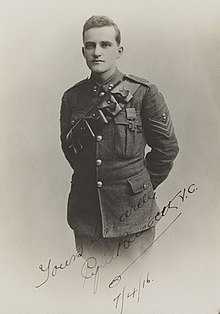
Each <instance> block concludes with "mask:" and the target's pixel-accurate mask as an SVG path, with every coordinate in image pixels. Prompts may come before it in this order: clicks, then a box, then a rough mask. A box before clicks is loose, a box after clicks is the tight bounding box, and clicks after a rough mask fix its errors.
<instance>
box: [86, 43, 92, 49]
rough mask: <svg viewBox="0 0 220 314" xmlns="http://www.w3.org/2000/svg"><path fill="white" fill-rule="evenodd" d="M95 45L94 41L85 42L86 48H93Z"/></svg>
mask: <svg viewBox="0 0 220 314" xmlns="http://www.w3.org/2000/svg"><path fill="white" fill-rule="evenodd" d="M93 47H94V45H93V44H92V43H89V42H88V43H85V49H92V48H93Z"/></svg>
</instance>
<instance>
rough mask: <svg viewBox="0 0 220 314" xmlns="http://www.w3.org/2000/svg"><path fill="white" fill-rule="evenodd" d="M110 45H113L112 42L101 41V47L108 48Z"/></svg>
mask: <svg viewBox="0 0 220 314" xmlns="http://www.w3.org/2000/svg"><path fill="white" fill-rule="evenodd" d="M110 46H111V43H110V42H108V41H103V42H102V43H101V47H102V48H107V47H110Z"/></svg>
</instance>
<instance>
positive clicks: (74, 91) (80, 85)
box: [64, 78, 88, 96]
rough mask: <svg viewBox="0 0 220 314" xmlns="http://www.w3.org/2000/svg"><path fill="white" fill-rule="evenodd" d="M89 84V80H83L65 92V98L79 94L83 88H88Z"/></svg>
mask: <svg viewBox="0 0 220 314" xmlns="http://www.w3.org/2000/svg"><path fill="white" fill-rule="evenodd" d="M87 82H88V78H86V79H83V80H81V81H79V82H77V83H76V84H75V85H73V86H71V87H70V88H68V89H67V90H66V91H65V92H64V95H65V96H67V95H68V96H69V95H72V94H77V92H78V91H79V90H81V88H84V87H85V86H86V84H87Z"/></svg>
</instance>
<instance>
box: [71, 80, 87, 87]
mask: <svg viewBox="0 0 220 314" xmlns="http://www.w3.org/2000/svg"><path fill="white" fill-rule="evenodd" d="M87 80H88V78H86V79H84V80H82V81H79V82H78V83H76V84H75V85H73V88H74V87H77V86H79V85H82V84H84V83H85V82H87Z"/></svg>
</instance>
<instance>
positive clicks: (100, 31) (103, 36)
mask: <svg viewBox="0 0 220 314" xmlns="http://www.w3.org/2000/svg"><path fill="white" fill-rule="evenodd" d="M115 37H116V31H115V28H114V27H113V26H104V27H94V28H90V29H88V30H87V31H85V33H84V40H83V41H84V43H85V42H88V41H93V42H100V41H111V42H116V39H115Z"/></svg>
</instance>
